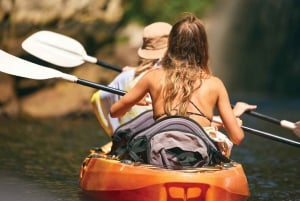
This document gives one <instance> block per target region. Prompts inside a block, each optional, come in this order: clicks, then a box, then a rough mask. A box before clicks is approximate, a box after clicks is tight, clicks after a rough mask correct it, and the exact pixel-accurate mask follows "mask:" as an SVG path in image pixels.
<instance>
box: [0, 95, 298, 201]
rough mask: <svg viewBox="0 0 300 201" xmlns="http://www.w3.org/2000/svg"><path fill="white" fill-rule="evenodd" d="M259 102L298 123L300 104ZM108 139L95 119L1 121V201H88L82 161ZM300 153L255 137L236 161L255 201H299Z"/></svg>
mask: <svg viewBox="0 0 300 201" xmlns="http://www.w3.org/2000/svg"><path fill="white" fill-rule="evenodd" d="M270 102H271V101H256V102H252V103H255V104H258V105H259V109H258V112H261V113H265V114H268V115H270V116H274V117H278V118H282V119H284V118H285V119H288V120H291V121H296V120H298V119H299V112H298V111H299V109H300V104H299V103H300V101H289V102H280V101H279V102H275V103H274V101H273V104H270ZM243 122H244V124H245V126H249V127H252V128H256V129H260V130H263V131H268V132H271V133H274V134H277V135H279V136H282V137H286V138H290V139H293V140H298V141H299V138H297V137H295V135H294V134H293V133H292V132H290V131H288V130H286V129H283V128H280V127H279V126H276V125H273V124H271V123H266V122H263V121H262V120H257V119H256V118H253V117H249V116H246V115H245V116H243ZM107 141H108V137H106V136H105V135H104V132H103V131H102V129H101V128H100V126H99V124H98V122H97V120H96V119H95V118H92V117H88V118H80V119H60V120H42V121H28V120H9V119H1V121H0V149H1V152H0V156H1V157H0V163H1V166H0V176H1V181H0V198H1V200H6V201H10V200H14V201H15V200H24V201H27V200H28V201H29V200H30V201H48V200H64V201H69V200H70V201H71V200H72V201H76V200H78V201H83V200H85V201H86V200H87V198H85V197H84V196H83V194H82V192H81V190H80V189H79V186H78V176H79V169H80V165H81V162H82V160H83V159H84V157H85V156H86V155H87V154H88V151H89V149H90V148H91V147H96V146H100V145H101V144H104V143H105V142H107ZM299 154H300V149H299V148H295V147H291V146H289V145H286V144H282V143H279V142H273V141H271V140H268V139H264V138H261V137H258V136H254V135H251V134H246V140H245V141H244V142H243V144H242V145H241V146H239V147H234V149H233V153H232V159H234V160H235V161H238V162H240V163H242V164H243V167H244V170H245V172H246V175H247V178H248V182H249V186H250V191H251V197H250V198H249V200H250V201H259V200H263V201H265V200H281V201H299V200H300V197H299V195H300V184H299V174H300V172H299V162H300V159H299Z"/></svg>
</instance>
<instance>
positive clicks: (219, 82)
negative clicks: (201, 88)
mask: <svg viewBox="0 0 300 201" xmlns="http://www.w3.org/2000/svg"><path fill="white" fill-rule="evenodd" d="M208 80H209V82H211V83H213V84H214V85H215V86H216V87H221V86H224V83H223V81H222V80H221V79H220V78H218V77H216V76H213V75H212V76H210V77H209V78H208Z"/></svg>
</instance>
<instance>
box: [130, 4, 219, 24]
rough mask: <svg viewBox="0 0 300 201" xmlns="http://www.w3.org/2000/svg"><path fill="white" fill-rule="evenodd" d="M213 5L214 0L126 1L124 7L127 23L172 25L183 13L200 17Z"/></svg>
mask: <svg viewBox="0 0 300 201" xmlns="http://www.w3.org/2000/svg"><path fill="white" fill-rule="evenodd" d="M214 3H215V0H184V1H183V0H127V1H125V7H126V15H127V20H128V21H132V20H133V21H138V22H141V23H143V24H148V23H151V22H154V21H166V22H170V23H174V22H176V21H177V20H178V19H179V18H180V17H181V16H182V14H184V13H193V14H195V15H197V16H198V17H202V16H203V15H204V14H205V12H206V11H207V10H208V9H209V8H210V7H211V6H212V5H213V4H214Z"/></svg>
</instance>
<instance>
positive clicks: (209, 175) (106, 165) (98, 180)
mask: <svg viewBox="0 0 300 201" xmlns="http://www.w3.org/2000/svg"><path fill="white" fill-rule="evenodd" d="M79 183H80V188H81V189H82V190H83V192H84V193H85V194H87V195H89V196H91V197H92V198H93V199H94V200H99V201H104V200H107V201H154V200H155V201H220V200H222V201H242V200H247V199H248V197H249V194H250V193H249V187H248V182H247V178H246V176H245V173H244V170H243V168H242V165H241V164H239V163H236V162H232V163H229V164H223V165H219V166H216V167H202V168H191V169H186V170H170V169H163V168H158V167H154V166H151V165H145V164H140V163H139V164H138V163H128V162H127V163H125V162H122V161H119V160H116V159H112V158H111V157H110V156H108V155H105V154H102V153H98V152H95V151H93V152H92V153H91V154H90V155H89V156H88V157H87V158H86V159H85V160H84V162H83V164H82V167H81V172H80V179H79Z"/></svg>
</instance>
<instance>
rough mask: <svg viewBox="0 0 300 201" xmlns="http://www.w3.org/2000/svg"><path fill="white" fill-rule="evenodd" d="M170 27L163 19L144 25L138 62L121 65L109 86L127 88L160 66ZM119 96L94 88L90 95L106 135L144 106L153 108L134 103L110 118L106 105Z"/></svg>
mask: <svg viewBox="0 0 300 201" xmlns="http://www.w3.org/2000/svg"><path fill="white" fill-rule="evenodd" d="M171 29H172V25H170V24H168V23H166V22H155V23H152V24H149V25H148V26H146V27H145V28H144V29H143V34H142V39H143V42H142V45H141V47H140V48H139V49H138V51H137V54H138V56H139V62H138V66H137V67H124V68H123V72H122V73H120V74H119V75H118V76H117V77H116V78H115V79H114V80H113V81H112V82H111V83H110V84H109V86H110V87H113V88H117V89H120V90H124V91H127V92H128V91H129V90H131V88H132V87H133V86H134V85H135V84H136V82H137V81H138V80H139V79H140V78H141V77H142V76H143V75H144V74H145V73H146V72H147V71H148V70H150V69H152V68H155V67H159V65H160V64H159V61H160V59H161V58H162V57H163V56H164V54H165V52H166V50H167V45H168V36H169V33H170V31H171ZM119 99H120V96H119V95H116V94H112V93H109V92H106V91H102V90H99V91H96V92H95V93H94V94H93V95H92V97H91V102H92V105H93V109H94V112H95V114H96V117H97V119H98V121H99V123H100V125H101V127H102V128H103V129H104V130H105V132H106V133H107V134H108V135H109V136H112V134H113V132H114V131H115V129H116V128H118V127H119V126H120V125H121V124H123V123H126V122H127V121H129V120H131V119H133V118H134V117H136V116H137V115H139V114H140V113H142V112H144V111H146V110H149V109H152V107H151V104H147V103H144V105H143V106H142V105H136V106H134V107H133V108H132V109H131V110H130V111H128V112H127V113H126V114H125V115H124V116H123V117H121V118H111V117H110V115H109V109H110V107H111V105H112V104H113V103H115V102H116V101H118V100H119ZM148 102H149V101H148ZM108 147H109V146H108Z"/></svg>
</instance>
